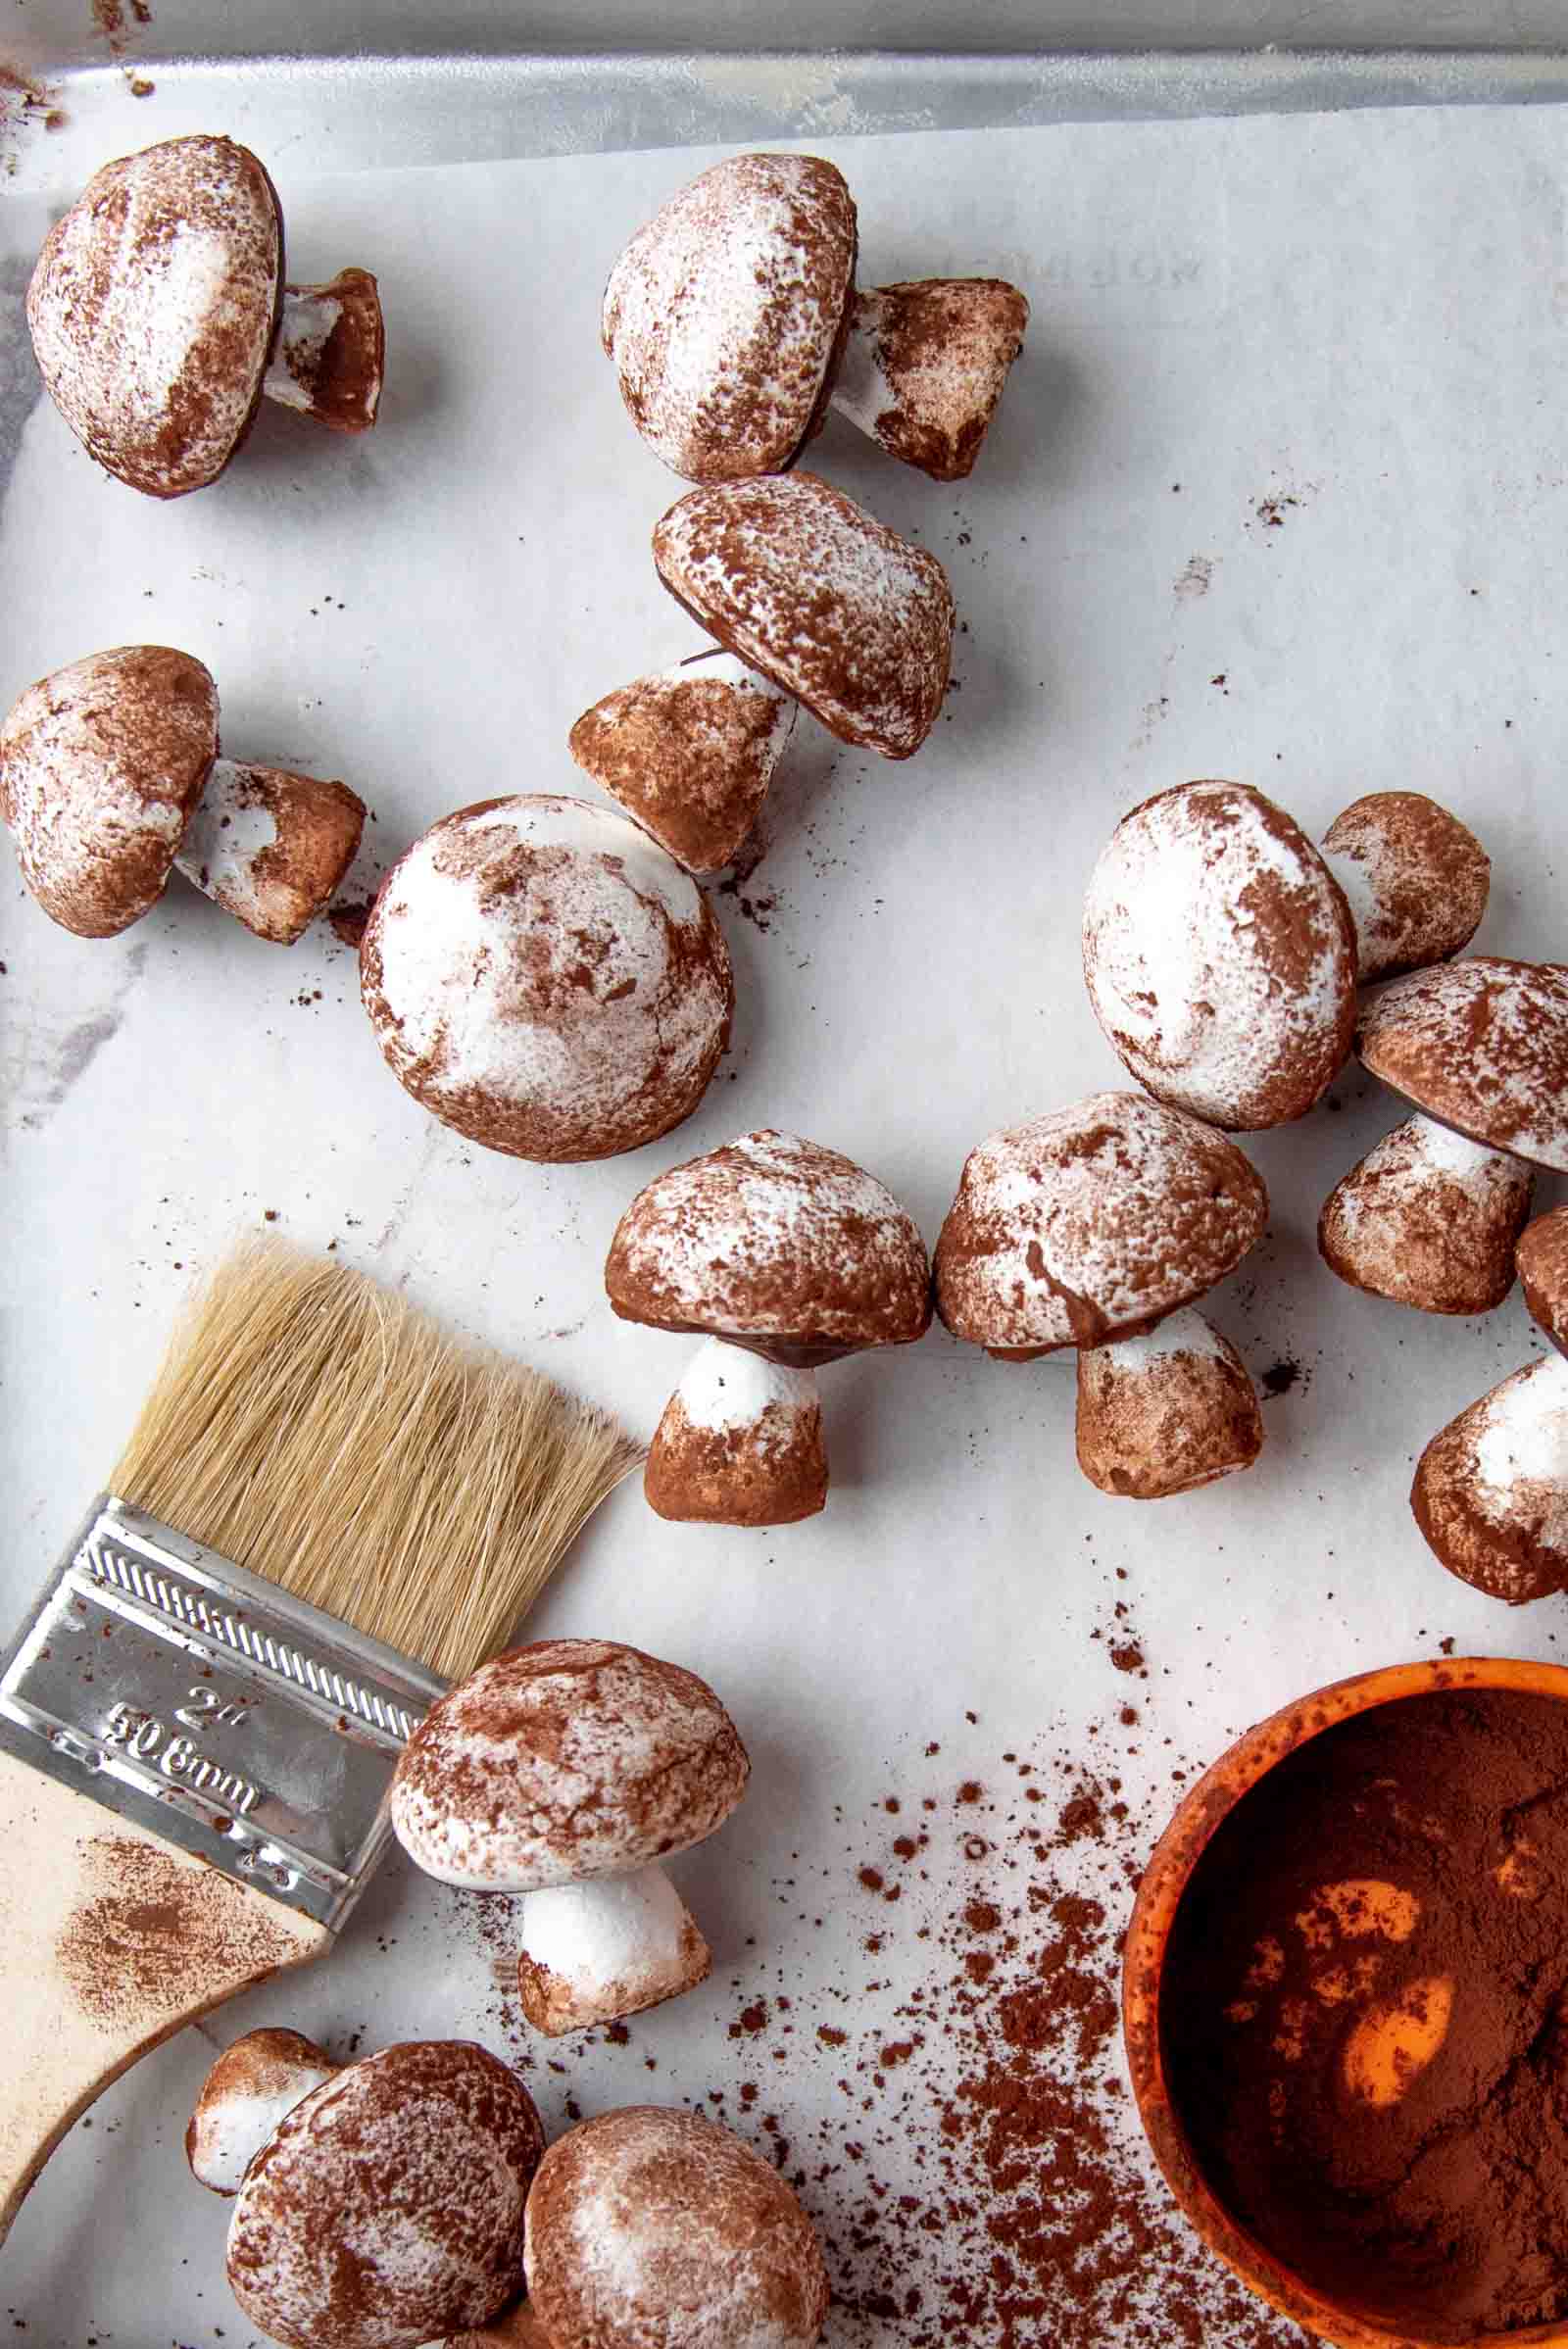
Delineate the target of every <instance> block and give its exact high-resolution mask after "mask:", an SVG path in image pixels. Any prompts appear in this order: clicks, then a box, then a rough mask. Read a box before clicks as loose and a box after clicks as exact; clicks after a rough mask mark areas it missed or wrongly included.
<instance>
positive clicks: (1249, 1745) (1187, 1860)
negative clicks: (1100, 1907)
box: [1122, 1656, 1568, 2349]
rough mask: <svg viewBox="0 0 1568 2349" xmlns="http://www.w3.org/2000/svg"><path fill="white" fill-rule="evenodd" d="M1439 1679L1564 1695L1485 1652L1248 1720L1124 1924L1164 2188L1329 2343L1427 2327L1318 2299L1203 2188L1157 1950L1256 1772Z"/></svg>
mask: <svg viewBox="0 0 1568 2349" xmlns="http://www.w3.org/2000/svg"><path fill="white" fill-rule="evenodd" d="M1446 1688H1511V1689H1516V1690H1518V1691H1520V1692H1522V1693H1523V1694H1526V1695H1530V1696H1553V1697H1558V1698H1560V1699H1562V1700H1563V1701H1565V1702H1568V1669H1565V1668H1563V1667H1562V1666H1560V1665H1556V1664H1532V1663H1518V1662H1515V1661H1512V1660H1509V1659H1507V1658H1501V1657H1494V1656H1456V1657H1454V1658H1452V1659H1451V1660H1445V1661H1443V1662H1440V1663H1433V1664H1391V1665H1389V1666H1387V1667H1386V1668H1385V1669H1384V1670H1383V1671H1381V1672H1363V1673H1360V1674H1358V1675H1357V1677H1356V1678H1355V1679H1354V1680H1347V1681H1336V1682H1334V1683H1333V1685H1332V1686H1331V1687H1329V1688H1319V1689H1317V1690H1316V1692H1315V1693H1314V1694H1312V1695H1311V1696H1304V1697H1302V1698H1301V1699H1300V1701H1299V1703H1297V1704H1293V1705H1288V1706H1287V1707H1286V1708H1285V1710H1284V1711H1283V1712H1281V1713H1274V1714H1272V1715H1271V1716H1270V1718H1269V1719H1268V1720H1267V1721H1261V1722H1259V1723H1258V1725H1257V1727H1256V1728H1255V1729H1251V1730H1249V1731H1248V1733H1247V1735H1246V1737H1240V1738H1238V1739H1237V1741H1236V1743H1235V1744H1234V1745H1233V1746H1232V1747H1231V1748H1230V1750H1229V1752H1228V1753H1225V1754H1222V1755H1221V1756H1220V1759H1219V1760H1218V1761H1217V1762H1216V1763H1215V1764H1214V1766H1213V1768H1212V1769H1211V1770H1209V1771H1206V1772H1205V1773H1204V1775H1203V1777H1202V1778H1201V1779H1200V1780H1199V1782H1198V1784H1197V1785H1196V1786H1193V1787H1192V1788H1191V1789H1190V1791H1189V1792H1188V1794H1187V1796H1186V1798H1185V1800H1184V1801H1183V1802H1182V1804H1181V1807H1180V1809H1179V1810H1178V1811H1177V1813H1176V1816H1175V1817H1174V1818H1173V1819H1172V1821H1171V1823H1170V1825H1169V1827H1168V1828H1167V1829H1166V1830H1165V1833H1164V1835H1162V1836H1161V1837H1160V1839H1159V1843H1158V1845H1157V1847H1156V1848H1155V1851H1154V1856H1153V1858H1152V1860H1151V1861H1150V1863H1149V1869H1148V1872H1147V1874H1146V1875H1145V1877H1144V1881H1143V1884H1142V1885H1141V1887H1140V1889H1139V1894H1138V1900H1137V1903H1136V1905H1135V1907H1134V1909H1133V1917H1132V1923H1131V1925H1130V1926H1129V1928H1128V1931H1127V1949H1126V1956H1125V1960H1124V1963H1123V1969H1122V2028H1123V2031H1124V2032H1125V2034H1126V2041H1127V2060H1128V2064H1129V2067H1130V2069H1131V2072H1132V2082H1133V2093H1134V2094H1135V2096H1136V2097H1137V2099H1138V2110H1139V2113H1140V2115H1141V2116H1142V2119H1143V2124H1144V2127H1145V2129H1147V2130H1148V2132H1149V2141H1150V2143H1151V2144H1152V2146H1153V2149H1154V2155H1155V2158H1156V2160H1157V2161H1158V2163H1159V2166H1160V2168H1161V2170H1163V2172H1164V2173H1165V2178H1166V2181H1167V2183H1168V2184H1169V2186H1170V2189H1171V2191H1172V2193H1173V2194H1174V2195H1175V2197H1176V2199H1177V2201H1178V2202H1179V2203H1180V2204H1181V2206H1182V2209H1183V2210H1184V2211H1185V2212H1186V2214H1187V2216H1188V2218H1189V2219H1190V2220H1191V2221H1192V2223H1193V2225H1194V2226H1195V2227H1197V2229H1198V2231H1199V2233H1200V2234H1201V2236H1202V2238H1203V2240H1204V2242H1205V2243H1207V2244H1208V2245H1209V2247H1210V2249H1211V2250H1214V2251H1217V2252H1218V2253H1219V2256H1220V2258H1221V2259H1223V2260H1225V2261H1226V2262H1227V2263H1228V2264H1229V2265H1230V2266H1231V2267H1232V2268H1234V2270H1235V2271H1236V2274H1237V2275H1238V2276H1240V2277H1241V2279H1242V2281H1243V2282H1244V2283H1245V2284H1248V2285H1250V2288H1251V2289H1252V2290H1253V2291H1254V2292H1256V2293H1257V2294H1258V2295H1259V2296H1260V2297H1261V2298H1262V2299H1264V2300H1267V2301H1269V2302H1270V2303H1271V2304H1272V2306H1273V2307H1275V2308H1277V2309H1278V2310H1279V2311H1280V2313H1281V2314H1282V2315H1283V2316H1287V2317H1289V2318H1290V2319H1291V2320H1292V2322H1293V2323H1294V2324H1297V2325H1303V2326H1304V2327H1305V2328H1306V2330H1307V2331H1308V2332H1314V2333H1316V2334H1318V2335H1319V2337H1320V2338H1321V2339H1323V2340H1325V2341H1332V2342H1335V2343H1336V2344H1338V2349H1432V2342H1431V2336H1430V2335H1427V2334H1422V2333H1410V2332H1395V2331H1390V2330H1389V2329H1388V2328H1387V2327H1386V2326H1385V2325H1380V2324H1378V2323H1377V2322H1376V2321H1375V2320H1373V2319H1369V2318H1367V2317H1365V2316H1361V2315H1357V2314H1356V2313H1355V2312H1354V2311H1353V2310H1350V2309H1347V2308H1342V2307H1339V2306H1337V2305H1336V2304H1335V2303H1334V2302H1332V2301H1329V2300H1326V2299H1324V2298H1323V2296H1322V2295H1321V2294H1320V2293H1319V2292H1318V2291H1317V2290H1316V2289H1315V2288H1314V2286H1312V2285H1311V2284H1309V2283H1307V2282H1305V2281H1304V2280H1303V2279H1302V2278H1301V2277H1300V2276H1297V2275H1295V2274H1293V2273H1292V2271H1291V2270H1290V2269H1289V2268H1286V2267H1284V2266H1282V2265H1281V2263H1280V2262H1279V2261H1278V2260H1277V2259H1276V2258H1275V2257H1274V2256H1273V2254H1272V2253H1271V2252H1269V2251H1267V2250H1265V2249H1264V2247H1263V2245H1262V2244H1261V2243H1260V2242H1258V2241H1257V2240H1256V2238H1255V2237H1254V2236H1252V2235H1251V2234H1250V2233H1249V2232H1248V2230H1247V2229H1246V2227H1242V2226H1240V2225H1239V2224H1238V2223H1237V2221H1236V2220H1235V2219H1234V2218H1232V2216H1231V2214H1230V2212H1229V2211H1228V2210H1227V2209H1226V2208H1225V2206H1224V2204H1223V2203H1222V2202H1221V2201H1220V2200H1219V2198H1218V2197H1217V2195H1216V2194H1215V2193H1214V2192H1213V2190H1212V2188H1211V2187H1210V2186H1209V2184H1208V2181H1207V2179H1206V2178H1204V2176H1203V2174H1202V2171H1201V2168H1200V2166H1199V2161H1198V2156H1197V2155H1196V2153H1195V2152H1194V2150H1193V2147H1192V2145H1191V2143H1190V2142H1189V2140H1188V2136H1187V2132H1186V2130H1185V2129H1184V2128H1183V2126H1182V2121H1181V2116H1180V2114H1179V2113H1178V2112H1177V2111H1176V2109H1175V2106H1174V2105H1173V2103H1172V2101H1171V2094H1170V2088H1169V2085H1168V2083H1167V2081H1166V2078H1165V2064H1164V2050H1163V2047H1162V2045H1161V2040H1160V2030H1159V1998H1160V1983H1161V1979H1162V1975H1163V1971H1164V1964H1165V1953H1166V1949H1167V1947H1168V1945H1169V1942H1170V1933H1171V1927H1172V1925H1173V1924H1174V1922H1175V1918H1176V1911H1177V1909H1178V1907H1179V1906H1180V1904H1181V1899H1182V1895H1183V1894H1184V1892H1185V1891H1186V1890H1187V1886H1188V1884H1189V1882H1190V1881H1191V1878H1192V1874H1193V1870H1194V1869H1195V1868H1196V1867H1197V1865H1198V1862H1199V1859H1200V1858H1201V1855H1202V1852H1203V1850H1204V1848H1205V1847H1206V1845H1207V1843H1208V1841H1209V1838H1210V1837H1211V1836H1212V1835H1213V1834H1214V1833H1215V1830H1216V1829H1217V1828H1218V1827H1219V1825H1220V1823H1221V1821H1222V1820H1223V1819H1224V1818H1225V1817H1226V1816H1227V1814H1228V1813H1229V1812H1230V1811H1232V1810H1233V1809H1234V1808H1235V1806H1236V1804H1237V1803H1238V1802H1239V1801H1240V1800H1241V1798H1242V1796H1243V1795H1244V1794H1246V1793H1247V1792H1248V1791H1249V1789H1250V1787H1252V1786H1256V1785H1257V1783H1258V1781H1259V1779H1261V1778H1264V1777H1266V1776H1267V1774H1268V1772H1269V1771H1271V1770H1272V1769H1273V1768H1274V1766H1275V1764H1276V1763H1278V1762H1282V1761H1284V1759H1285V1757H1286V1755H1287V1754H1291V1753H1294V1752H1295V1751H1296V1749H1297V1747H1298V1746H1299V1745H1304V1744H1305V1743H1306V1742H1307V1741H1308V1739H1309V1738H1312V1737H1321V1736H1322V1734H1323V1732H1324V1731H1325V1730H1326V1729H1333V1728H1334V1727H1335V1726H1336V1725H1337V1724H1338V1723H1340V1722H1342V1721H1348V1720H1349V1719H1350V1718H1351V1717H1352V1716H1353V1715H1354V1714H1357V1713H1364V1712H1367V1711H1370V1709H1371V1708H1372V1707H1373V1706H1374V1705H1383V1704H1391V1703H1394V1702H1397V1700H1398V1699H1399V1698H1401V1697H1407V1696H1431V1695H1434V1694H1436V1693H1437V1692H1438V1691H1439V1690H1441V1689H1446ZM1487 2339H1488V2340H1489V2341H1492V2342H1497V2341H1506V2342H1507V2344H1508V2349H1568V2320H1564V2321H1562V2322H1559V2323H1557V2324H1552V2325H1531V2326H1529V2327H1528V2328H1527V2329H1525V2330H1523V2331H1519V2332H1510V2333H1506V2334H1489V2335H1488V2336H1487Z"/></svg>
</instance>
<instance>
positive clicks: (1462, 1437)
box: [1410, 1353, 1568, 1607]
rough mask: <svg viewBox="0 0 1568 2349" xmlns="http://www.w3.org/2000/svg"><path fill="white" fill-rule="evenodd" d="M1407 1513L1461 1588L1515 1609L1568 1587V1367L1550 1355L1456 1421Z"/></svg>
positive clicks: (1424, 1459) (1428, 1463) (1429, 1450)
mask: <svg viewBox="0 0 1568 2349" xmlns="http://www.w3.org/2000/svg"><path fill="white" fill-rule="evenodd" d="M1410 1506H1411V1508H1412V1510H1413V1511H1414V1513H1415V1520H1416V1523H1417V1525H1419V1527H1420V1528H1421V1531H1422V1533H1423V1534H1424V1535H1425V1537H1426V1540H1427V1543H1428V1545H1429V1547H1430V1548H1431V1549H1432V1550H1433V1551H1434V1552H1435V1554H1436V1555H1437V1556H1438V1557H1439V1558H1440V1559H1441V1560H1442V1561H1443V1564H1444V1565H1445V1566H1446V1568H1447V1569H1448V1572H1449V1573H1450V1574H1453V1575H1457V1577H1458V1578H1459V1580H1460V1582H1462V1583H1470V1584H1472V1585H1473V1586H1474V1587H1475V1589H1476V1590H1485V1591H1488V1592H1489V1593H1490V1594H1491V1596H1492V1597H1494V1598H1500V1599H1504V1600H1506V1602H1507V1604H1508V1605H1509V1606H1515V1607H1516V1606H1522V1605H1524V1604H1525V1602H1526V1601H1527V1600H1529V1599H1532V1598H1544V1597H1546V1596H1547V1595H1548V1594H1549V1593H1550V1592H1552V1591H1554V1590H1563V1589H1565V1588H1568V1361H1565V1360H1564V1358H1563V1357H1562V1355H1561V1354H1556V1353H1551V1354H1545V1355H1544V1356H1543V1357H1542V1358H1541V1360H1540V1361H1538V1362H1532V1363H1530V1364H1529V1365H1528V1366H1527V1367H1526V1368H1525V1369H1523V1370H1516V1371H1515V1372H1514V1374H1513V1376H1512V1377H1511V1378H1506V1379H1504V1380H1503V1381H1502V1384H1501V1385H1500V1386H1497V1387H1494V1388H1493V1389H1492V1392H1491V1393H1490V1394H1489V1395H1482V1397H1481V1399H1480V1401H1479V1402H1473V1403H1472V1404H1471V1405H1470V1407H1469V1409H1468V1410H1465V1411H1461V1412H1460V1413H1459V1416H1458V1418H1457V1419H1453V1420H1450V1421H1449V1423H1448V1425H1447V1426H1446V1428H1444V1429H1443V1431H1442V1432H1441V1434H1439V1435H1437V1436H1434V1437H1433V1439H1432V1442H1431V1443H1430V1444H1428V1445H1427V1447H1426V1450H1425V1451H1424V1452H1423V1453H1422V1454H1421V1458H1420V1461H1419V1463H1418V1465H1417V1468H1416V1472H1415V1483H1414V1485H1413V1487H1412V1488H1411V1493H1410Z"/></svg>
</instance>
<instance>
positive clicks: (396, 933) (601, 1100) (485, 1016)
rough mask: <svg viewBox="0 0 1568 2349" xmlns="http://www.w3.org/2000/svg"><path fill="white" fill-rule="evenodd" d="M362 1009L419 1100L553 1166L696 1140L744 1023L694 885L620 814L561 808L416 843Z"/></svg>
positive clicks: (369, 959) (482, 815) (374, 932)
mask: <svg viewBox="0 0 1568 2349" xmlns="http://www.w3.org/2000/svg"><path fill="white" fill-rule="evenodd" d="M360 992H361V995H362V998H363V1000H364V1003H365V1008H366V1011H367V1013H368V1017H369V1021H370V1026H371V1029H372V1030H373V1032H374V1035H375V1040H376V1042H377V1044H378V1045H379V1046H380V1048H381V1052H382V1055H383V1057H384V1058H385V1060H386V1062H387V1065H388V1067H389V1068H390V1069H391V1071H392V1073H393V1075H394V1076H395V1077H396V1078H397V1080H398V1082H399V1084H400V1085H402V1086H403V1087H404V1089H405V1091H407V1092H408V1093H410V1094H412V1095H413V1097H414V1099H415V1100H416V1101H418V1102H419V1103H420V1104H421V1105H422V1106H423V1107H424V1108H426V1109H428V1110H429V1112H430V1114H431V1115H432V1116H433V1117H438V1118H440V1120H441V1121H442V1123H443V1124H444V1125H449V1126H451V1127H453V1128H454V1129H455V1130H456V1131H457V1132H458V1133H460V1134H465V1135H466V1136H467V1137H468V1139H469V1140H470V1141H473V1142H479V1143H483V1144H484V1146H485V1148H486V1149H487V1150H503V1151H506V1152H508V1153H509V1154H510V1155H511V1156H513V1157H516V1158H532V1159H537V1160H540V1161H548V1160H570V1161H579V1160H584V1159H589V1158H608V1157H613V1155H614V1154H615V1153H616V1152H617V1151H620V1150H638V1149H640V1148H641V1147H642V1145H643V1144H644V1143H646V1142H653V1141H655V1140H657V1139H658V1137H659V1136H660V1135H661V1134H667V1133H668V1132H669V1130H670V1128H671V1127H672V1126H677V1125H679V1124H680V1123H681V1121H682V1119H684V1118H687V1117H689V1116H690V1115H691V1113H692V1111H693V1110H694V1109H695V1108H696V1106H697V1104H698V1102H699V1101H701V1100H702V1098H703V1095H704V1094H705V1093H706V1091H707V1090H708V1085H709V1082H710V1080H711V1076H712V1073H713V1070H714V1068H715V1066H716V1065H717V1062H718V1057H719V1054H720V1053H721V1052H722V1051H723V1049H724V1046H725V1044H726V1042H727V1041H728V1037H729V1023H730V1016H731V1013H732V1012H733V1010H734V1006H735V981H734V976H733V973H732V971H731V968H730V959H729V952H728V949H727V948H726V946H725V944H724V936H723V932H722V931H721V930H720V928H719V926H718V923H717V922H716V921H715V920H714V918H713V914H712V910H711V906H710V905H708V903H707V901H706V899H705V898H704V897H703V895H702V892H701V891H700V890H699V889H698V887H697V885H696V883H695V882H694V881H693V880H692V878H691V876H690V875H689V874H688V873H685V872H683V871H682V870H681V868H680V866H679V865H678V864H676V863H675V861H674V859H673V858H672V857H670V856H666V855H665V853H664V851H663V850H662V848H661V847H660V846H659V844H658V843H657V841H654V840H652V839H651V838H650V837H649V835H648V834H647V832H645V831H643V830H642V829H641V828H640V827H639V826H638V825H636V824H633V823H630V822H628V821H627V819H626V817H625V816H623V815H621V814H619V813H617V812H616V811H615V810H614V809H613V808H610V807H597V806H595V805H593V804H592V803H590V802H589V801H587V800H579V799H572V798H567V797H565V796H564V795H561V794H558V793H551V792H533V793H527V794H523V795H522V796H520V797H518V798H516V799H508V800H481V801H480V802H479V803H478V804H477V805H476V806H475V807H460V808H459V809H458V810H457V812H456V813H455V814H453V815H448V816H444V817H443V818H442V819H441V821H440V822H439V823H436V824H432V825H431V827H430V829H429V831H428V832H426V833H425V834H424V835H423V837H422V838H421V839H419V840H417V841H416V842H415V844H414V846H413V847H412V848H411V849H410V850H408V852H407V853H406V855H404V856H402V857H400V858H399V860H398V862H397V863H396V864H395V865H394V866H393V867H392V870H391V871H390V872H389V873H388V874H387V876H386V879H385V880H384V881H383V882H382V884H381V888H380V892H379V895H378V896H377V898H376V901H375V904H374V905H373V906H372V908H371V911H370V918H369V920H368V923H367V924H366V928H365V936H364V938H363V940H362V941H361V946H360Z"/></svg>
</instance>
